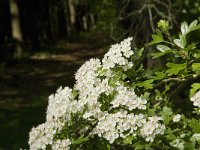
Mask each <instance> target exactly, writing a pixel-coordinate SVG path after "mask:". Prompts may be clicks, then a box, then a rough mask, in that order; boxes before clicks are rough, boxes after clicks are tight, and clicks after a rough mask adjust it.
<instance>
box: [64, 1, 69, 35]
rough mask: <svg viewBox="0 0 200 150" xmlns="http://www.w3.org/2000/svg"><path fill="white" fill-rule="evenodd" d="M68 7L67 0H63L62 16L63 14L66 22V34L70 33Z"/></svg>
mask: <svg viewBox="0 0 200 150" xmlns="http://www.w3.org/2000/svg"><path fill="white" fill-rule="evenodd" d="M68 8H69V5H68V0H63V9H64V14H65V22H66V29H67V34H69V33H70V32H71V25H70V19H69V16H70V15H69V10H68Z"/></svg>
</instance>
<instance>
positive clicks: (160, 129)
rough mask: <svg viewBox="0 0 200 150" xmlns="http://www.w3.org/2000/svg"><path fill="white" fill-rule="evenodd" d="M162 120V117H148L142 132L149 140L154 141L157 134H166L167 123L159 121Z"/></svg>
mask: <svg viewBox="0 0 200 150" xmlns="http://www.w3.org/2000/svg"><path fill="white" fill-rule="evenodd" d="M160 120H162V118H161V117H157V116H153V117H148V121H147V122H146V123H145V124H144V125H143V127H142V128H141V130H140V133H141V135H142V137H143V138H145V140H146V141H147V142H153V141H154V138H155V137H156V135H158V134H164V131H165V125H163V124H161V123H159V121H160Z"/></svg>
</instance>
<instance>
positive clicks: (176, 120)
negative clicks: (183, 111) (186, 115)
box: [173, 114, 181, 122]
mask: <svg viewBox="0 0 200 150" xmlns="http://www.w3.org/2000/svg"><path fill="white" fill-rule="evenodd" d="M180 120H181V115H180V114H177V115H175V116H174V117H173V122H179V121H180Z"/></svg>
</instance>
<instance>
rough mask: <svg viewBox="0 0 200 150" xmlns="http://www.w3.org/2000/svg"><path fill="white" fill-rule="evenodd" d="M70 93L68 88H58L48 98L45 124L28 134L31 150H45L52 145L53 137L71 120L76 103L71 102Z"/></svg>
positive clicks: (74, 101)
mask: <svg viewBox="0 0 200 150" xmlns="http://www.w3.org/2000/svg"><path fill="white" fill-rule="evenodd" d="M71 91H72V90H71V89H70V88H68V87H65V88H63V89H62V88H59V89H58V90H57V93H56V94H55V95H51V96H49V105H48V108H47V117H46V122H45V123H43V124H41V125H39V126H38V127H36V128H32V130H31V132H30V134H29V145H30V149H31V150H38V149H45V148H46V146H47V145H52V144H53V142H54V139H53V138H54V135H55V134H56V133H57V132H59V131H61V129H62V127H63V126H64V125H65V122H67V121H69V120H70V119H71V113H72V112H73V113H75V112H76V111H77V109H76V106H77V105H76V104H77V101H76V100H73V101H72V100H71V98H72V97H71Z"/></svg>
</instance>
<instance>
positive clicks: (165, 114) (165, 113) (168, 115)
mask: <svg viewBox="0 0 200 150" xmlns="http://www.w3.org/2000/svg"><path fill="white" fill-rule="evenodd" d="M159 114H160V115H161V116H162V118H163V119H164V120H163V123H164V124H165V125H167V124H169V122H170V121H171V120H172V114H173V112H172V109H171V108H170V107H167V106H164V107H163V109H162V111H161V112H160V113H159Z"/></svg>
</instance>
